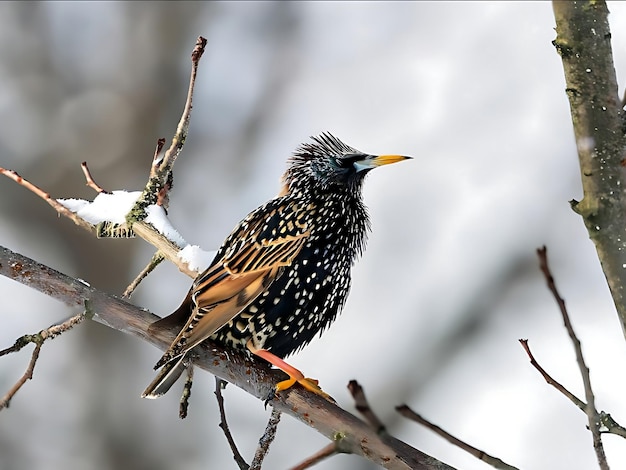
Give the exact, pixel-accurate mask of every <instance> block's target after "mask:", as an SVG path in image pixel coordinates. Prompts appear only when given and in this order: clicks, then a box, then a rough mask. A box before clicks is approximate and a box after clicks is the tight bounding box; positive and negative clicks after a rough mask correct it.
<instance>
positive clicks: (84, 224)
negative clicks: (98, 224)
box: [0, 168, 94, 232]
mask: <svg viewBox="0 0 626 470" xmlns="http://www.w3.org/2000/svg"><path fill="white" fill-rule="evenodd" d="M0 174H2V175H4V176H6V177H7V178H10V179H12V180H13V181H15V182H16V183H17V184H19V185H20V186H24V187H25V188H26V189H28V190H29V191H31V192H33V193H35V194H36V195H37V196H39V197H40V198H41V199H43V200H44V201H46V202H47V203H48V204H50V206H52V208H53V209H54V210H55V211H57V212H58V213H59V214H61V215H63V216H65V217H67V218H68V219H70V220H71V221H73V222H74V223H75V224H76V225H78V226H79V227H81V228H84V229H85V230H89V231H90V232H93V231H94V226H93V225H92V224H90V223H89V222H87V221H85V220H83V219H81V218H80V217H78V216H77V215H76V214H74V213H73V212H72V211H71V210H69V209H68V208H67V207H65V206H64V205H63V204H61V203H60V202H58V201H57V200H56V199H53V198H52V197H51V196H50V194H48V193H47V192H45V191H44V190H43V189H41V188H39V187H38V186H36V185H34V184H33V183H31V182H30V181H28V180H25V179H24V178H22V177H21V176H20V175H19V174H17V173H16V172H15V171H13V170H7V169H5V168H0Z"/></svg>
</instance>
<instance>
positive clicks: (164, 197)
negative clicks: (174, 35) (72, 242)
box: [126, 36, 206, 226]
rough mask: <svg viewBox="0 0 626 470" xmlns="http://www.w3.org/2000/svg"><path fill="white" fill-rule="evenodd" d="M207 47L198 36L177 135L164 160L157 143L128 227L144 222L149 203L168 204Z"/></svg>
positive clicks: (204, 41) (130, 215) (127, 218)
mask: <svg viewBox="0 0 626 470" xmlns="http://www.w3.org/2000/svg"><path fill="white" fill-rule="evenodd" d="M205 47H206V39H204V38H203V37H202V36H199V37H198V39H197V40H196V45H195V47H194V49H193V51H192V53H191V75H190V77H189V89H188V90H187V99H186V101H185V107H184V108H183V113H182V115H181V117H180V120H179V121H178V126H177V127H176V133H175V134H174V137H173V138H172V143H171V144H170V147H169V148H168V149H167V150H166V151H165V155H163V158H160V157H159V153H160V149H159V145H160V143H159V144H157V152H155V157H154V158H153V161H152V167H151V169H150V178H149V179H148V183H147V184H146V186H145V188H144V189H143V192H142V194H141V196H140V197H139V199H138V200H137V202H136V203H135V206H134V207H133V208H132V209H131V211H130V212H129V213H128V215H127V216H126V221H127V223H128V224H129V225H130V226H134V224H135V223H137V222H140V221H143V220H144V219H145V218H146V207H148V206H149V205H151V204H159V205H161V206H163V208H164V209H167V205H168V192H169V190H170V188H171V187H172V184H173V173H172V171H173V167H174V163H175V162H176V158H177V157H178V156H179V155H180V152H181V151H182V149H183V145H184V144H185V140H187V132H188V131H189V119H190V117H191V109H192V101H193V91H194V87H195V84H196V75H197V73H198V64H199V62H200V58H201V57H202V54H204V48H205Z"/></svg>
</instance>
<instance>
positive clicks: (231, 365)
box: [0, 247, 454, 470]
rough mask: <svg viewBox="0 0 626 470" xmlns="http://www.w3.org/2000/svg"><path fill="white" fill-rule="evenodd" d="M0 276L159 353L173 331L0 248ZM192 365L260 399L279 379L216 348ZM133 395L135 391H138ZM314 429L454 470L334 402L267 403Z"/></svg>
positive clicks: (392, 460)
mask: <svg viewBox="0 0 626 470" xmlns="http://www.w3.org/2000/svg"><path fill="white" fill-rule="evenodd" d="M0 275H3V276H6V277H9V278H11V279H13V280H15V281H17V282H19V283H21V284H24V285H27V286H30V287H32V288H34V289H37V290H38V291H40V292H42V293H44V294H46V295H48V296H50V297H52V298H55V299H57V300H60V301H62V302H65V303H66V304H68V305H71V306H82V305H84V304H85V302H87V305H89V308H90V311H91V312H92V313H93V319H94V320H96V321H97V322H99V323H102V324H104V325H106V326H108V327H110V328H113V329H116V330H118V331H122V332H124V333H128V334H130V335H133V336H135V337H137V338H140V339H142V340H144V341H147V342H149V343H151V344H153V345H154V346H156V347H158V348H159V349H161V350H165V349H166V348H167V347H168V346H169V345H170V344H171V342H172V341H173V340H174V338H175V336H176V334H177V333H178V331H176V330H175V329H173V330H163V331H159V332H158V333H157V334H155V335H151V334H148V326H149V325H150V324H151V323H153V322H154V321H155V320H157V319H158V317H157V316H156V315H153V314H152V313H150V312H148V311H146V310H143V309H140V308H138V307H135V306H134V305H131V304H129V303H127V302H125V301H123V300H121V299H119V298H117V297H114V296H111V295H109V294H106V293H103V292H100V291H98V290H97V289H94V288H93V287H90V286H89V285H87V284H86V283H85V282H84V281H80V280H78V279H74V278H71V277H69V276H66V275H64V274H62V273H60V272H58V271H55V270H54V269H52V268H50V267H48V266H45V265H42V264H39V263H37V262H35V261H33V260H31V259H29V258H27V257H25V256H22V255H20V254H18V253H14V252H12V251H11V250H8V249H7V248H4V247H0ZM197 349H198V352H197V355H196V357H195V358H194V365H196V366H198V367H200V368H202V369H205V370H208V371H209V372H211V373H212V374H214V375H216V376H218V377H221V378H222V379H224V380H226V381H228V382H230V383H232V384H234V385H236V386H237V387H239V388H241V389H243V390H245V391H246V392H248V393H250V394H251V395H253V396H255V397H257V398H258V399H259V400H261V401H265V399H266V398H267V397H268V396H269V394H270V391H273V390H274V388H275V386H276V383H277V382H278V381H279V380H282V378H284V374H282V373H281V372H279V371H272V370H271V369H270V368H269V367H268V366H267V365H265V364H263V363H260V362H257V361H254V360H252V359H250V358H248V357H246V355H245V354H244V353H241V352H239V351H235V350H232V349H228V348H225V347H223V346H220V345H217V344H210V345H209V346H199V347H198V348H197ZM138 394H139V391H138ZM271 404H272V406H273V407H274V408H276V409H277V410H278V411H280V412H282V413H287V414H289V415H291V416H293V417H294V418H296V419H298V420H299V421H302V422H303V423H304V424H307V425H308V426H310V427H312V428H314V429H315V430H317V431H318V432H319V433H321V434H322V435H324V436H326V437H327V438H328V439H330V440H332V441H341V443H340V445H341V448H342V449H343V451H344V452H350V453H353V454H356V455H360V456H363V457H365V458H367V459H368V460H370V461H372V462H374V463H376V464H378V465H380V466H382V467H385V468H391V469H407V470H408V469H415V470H434V469H436V470H454V469H453V467H450V466H449V465H447V464H445V463H443V462H441V461H439V460H437V459H435V458H434V457H431V456H429V455H427V454H424V453H423V452H421V451H419V450H417V449H415V448H413V447H411V446H409V445H408V444H406V443H404V442H402V441H400V440H398V439H395V438H393V437H390V436H379V435H378V434H377V433H376V432H375V431H374V430H373V429H371V428H370V427H369V426H368V425H367V424H366V423H364V422H363V421H361V420H360V419H358V418H356V417H355V416H353V415H352V414H350V413H348V412H347V411H345V410H343V409H341V408H339V407H338V406H337V405H336V404H334V403H331V402H329V401H328V400H325V399H324V398H322V397H319V396H317V395H315V394H312V393H310V392H308V391H306V390H303V389H300V388H295V387H294V388H293V389H290V390H289V391H288V392H286V393H281V394H279V396H278V397H276V398H275V399H274V400H272V402H271Z"/></svg>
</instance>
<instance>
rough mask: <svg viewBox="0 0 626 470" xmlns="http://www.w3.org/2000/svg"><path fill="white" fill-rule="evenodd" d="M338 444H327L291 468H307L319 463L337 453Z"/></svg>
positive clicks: (299, 469)
mask: <svg viewBox="0 0 626 470" xmlns="http://www.w3.org/2000/svg"><path fill="white" fill-rule="evenodd" d="M337 453H338V452H337V446H336V445H335V443H334V442H331V443H330V444H328V445H327V446H325V447H323V448H322V449H320V450H318V451H317V452H316V453H314V454H313V455H311V456H310V457H308V458H307V459H306V460H303V461H302V462H300V463H299V464H298V465H296V466H295V467H291V469H290V470H306V469H307V468H311V467H313V466H314V465H317V464H318V463H320V462H321V461H322V460H324V459H327V458H328V457H331V456H333V455H335V454H337Z"/></svg>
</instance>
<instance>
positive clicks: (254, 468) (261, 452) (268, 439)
mask: <svg viewBox="0 0 626 470" xmlns="http://www.w3.org/2000/svg"><path fill="white" fill-rule="evenodd" d="M280 416H281V412H280V411H278V410H277V409H276V408H272V414H271V415H270V419H269V420H268V421H267V426H265V432H264V433H263V435H262V436H261V438H260V439H259V445H258V447H257V449H256V452H255V453H254V457H253V459H252V462H251V463H250V470H261V465H263V460H265V456H266V455H267V453H268V452H269V450H270V445H271V444H272V442H274V438H275V437H276V429H277V428H278V423H279V422H280Z"/></svg>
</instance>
